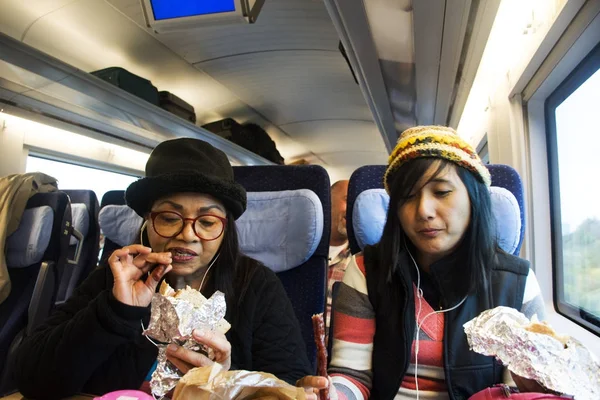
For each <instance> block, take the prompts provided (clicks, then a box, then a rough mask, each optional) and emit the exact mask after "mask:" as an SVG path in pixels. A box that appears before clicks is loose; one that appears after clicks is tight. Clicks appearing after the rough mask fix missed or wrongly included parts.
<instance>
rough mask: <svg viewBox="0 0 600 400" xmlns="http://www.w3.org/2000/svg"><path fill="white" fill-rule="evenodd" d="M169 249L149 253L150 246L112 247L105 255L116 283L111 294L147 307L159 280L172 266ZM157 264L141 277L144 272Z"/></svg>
mask: <svg viewBox="0 0 600 400" xmlns="http://www.w3.org/2000/svg"><path fill="white" fill-rule="evenodd" d="M172 262H173V261H172V257H171V253H152V249H151V248H149V247H145V246H142V245H140V244H134V245H131V246H126V247H123V248H122V249H119V250H115V251H114V252H113V253H112V254H111V256H110V257H109V258H108V265H109V266H110V269H111V271H112V273H113V276H114V279H115V283H114V285H113V290H112V293H113V296H114V297H115V299H117V300H118V301H120V302H121V303H123V304H127V305H130V306H136V307H148V305H150V302H151V301H152V296H153V295H154V293H155V292H156V286H157V285H158V282H160V280H161V279H162V278H163V276H165V274H166V273H167V272H169V271H170V270H171V269H172V268H173V266H172V265H171V263H172ZM154 266H156V268H154V270H153V271H152V273H151V274H150V275H148V277H147V278H146V279H145V280H144V279H143V278H144V275H145V274H147V273H148V271H150V269H151V268H152V267H154Z"/></svg>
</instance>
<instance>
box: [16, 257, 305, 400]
mask: <svg viewBox="0 0 600 400" xmlns="http://www.w3.org/2000/svg"><path fill="white" fill-rule="evenodd" d="M112 285H113V276H112V273H111V271H110V268H106V267H104V268H99V269H97V270H95V271H94V272H92V273H91V274H90V276H89V277H88V278H87V279H86V281H85V282H84V283H83V284H82V285H81V287H79V288H78V289H77V290H76V292H75V293H74V294H73V296H72V297H71V298H70V299H69V300H68V301H67V302H66V303H65V304H64V305H62V306H60V307H58V308H57V309H56V310H55V311H54V312H53V314H52V315H51V316H50V318H49V319H48V320H47V321H46V322H45V323H44V324H43V325H42V326H40V327H39V328H37V329H36V330H35V332H34V333H33V334H32V335H31V336H29V337H27V338H26V339H25V341H24V342H23V343H22V344H21V346H20V348H19V352H18V355H17V357H16V361H15V365H14V368H15V370H14V372H15V377H16V379H17V384H18V388H19V391H20V392H21V393H22V394H23V395H24V396H25V397H29V398H44V399H57V398H64V397H67V396H70V395H73V394H75V393H82V392H83V393H92V394H104V393H107V392H110V391H114V390H119V389H137V388H139V387H140V385H141V384H142V383H143V381H144V378H145V377H146V375H147V373H148V371H149V369H150V368H151V367H152V365H153V364H154V361H155V360H156V355H157V349H156V347H155V346H154V345H153V344H151V343H150V342H149V341H148V340H147V339H146V338H145V337H144V336H142V327H141V321H143V322H144V325H145V326H147V323H148V320H149V317H150V307H132V306H127V305H125V304H122V303H120V302H118V301H117V300H116V299H115V298H114V297H113V296H112V291H111V290H112ZM237 297H239V296H236V299H226V301H227V315H226V317H225V318H226V319H227V320H228V321H229V322H230V323H231V325H232V328H231V329H230V331H229V332H228V333H227V335H226V336H227V339H228V340H229V342H230V343H231V347H232V355H231V364H232V365H231V369H246V370H254V371H265V372H270V373H272V374H274V375H276V376H277V377H279V378H280V379H283V380H285V381H287V382H289V383H292V384H293V383H295V382H296V380H297V379H299V378H301V377H303V376H305V375H308V374H310V373H311V369H310V364H309V362H308V358H307V356H306V347H305V345H304V342H303V340H302V337H301V334H300V328H299V325H298V321H297V319H296V317H295V314H294V311H293V309H292V306H291V303H290V301H289V299H288V297H287V295H286V292H285V290H284V288H283V286H282V285H281V282H280V281H279V279H278V278H277V276H276V275H275V274H274V273H273V272H272V271H271V270H269V269H268V268H266V267H265V266H262V265H259V266H257V267H256V271H255V272H254V274H253V275H252V278H251V283H250V284H249V286H248V289H247V291H246V293H245V294H244V298H243V299H242V301H241V302H239V303H240V304H241V307H240V308H238V307H237V304H238V302H237ZM234 302H235V303H234Z"/></svg>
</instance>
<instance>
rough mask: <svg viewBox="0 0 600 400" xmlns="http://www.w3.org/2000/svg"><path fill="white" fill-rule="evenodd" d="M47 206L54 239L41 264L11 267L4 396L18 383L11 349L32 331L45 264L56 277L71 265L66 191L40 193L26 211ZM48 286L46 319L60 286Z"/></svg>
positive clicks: (3, 338)
mask: <svg viewBox="0 0 600 400" xmlns="http://www.w3.org/2000/svg"><path fill="white" fill-rule="evenodd" d="M45 206H48V207H50V208H51V209H52V213H53V221H52V228H51V235H50V240H49V242H48V245H47V247H46V248H45V251H44V254H43V256H42V258H41V261H40V262H36V263H34V264H32V265H30V266H28V267H25V268H22V267H21V268H11V266H10V265H8V267H9V269H8V270H9V276H10V279H11V292H10V295H9V296H8V297H7V298H6V300H5V301H4V302H3V303H2V304H0V377H1V379H0V395H3V394H6V393H7V392H8V391H10V390H12V389H14V386H13V385H14V381H13V379H12V377H11V376H10V374H9V372H10V370H11V369H10V367H7V365H8V364H10V362H11V360H10V354H12V351H11V352H10V354H9V349H11V348H12V349H14V348H15V347H16V346H17V345H18V343H16V342H18V340H19V339H18V338H19V332H23V331H24V330H25V328H30V327H28V321H29V318H30V316H29V311H30V310H29V307H30V303H31V300H32V295H33V292H34V289H35V288H36V284H37V282H38V274H39V272H40V268H41V265H42V263H43V262H52V263H54V266H53V274H52V276H53V277H56V275H57V273H56V270H57V269H58V268H59V267H60V266H61V265H64V264H66V262H67V248H68V246H69V240H70V237H71V236H70V233H69V231H68V226H70V225H71V208H70V204H69V198H68V196H67V195H66V194H64V193H62V192H52V193H38V194H35V195H33V196H32V197H31V198H30V199H29V201H28V202H27V205H26V210H29V209H34V208H39V207H45ZM34 222H35V223H37V221H34ZM44 283H45V285H48V286H45V288H46V291H45V293H47V294H49V296H48V298H46V297H45V296H44V298H43V303H42V304H40V308H41V310H40V311H39V312H40V314H39V315H40V316H42V317H43V315H48V314H49V312H50V310H51V307H52V305H53V303H54V300H55V297H56V292H57V286H58V283H57V282H56V281H55V279H54V278H53V279H50V280H49V281H45V282H44ZM34 311H36V310H34ZM11 345H12V347H11Z"/></svg>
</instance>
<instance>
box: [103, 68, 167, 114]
mask: <svg viewBox="0 0 600 400" xmlns="http://www.w3.org/2000/svg"><path fill="white" fill-rule="evenodd" d="M91 74H92V75H95V76H97V77H98V78H100V79H102V80H105V81H107V82H110V83H112V84H113V85H115V86H117V87H119V88H121V89H123V90H125V91H126V92H129V93H131V94H133V95H135V96H137V97H139V98H140V99H144V100H146V101H147V102H149V103H152V104H154V105H156V106H158V105H159V97H158V89H156V87H155V86H154V85H152V82H150V81H149V80H148V79H144V78H142V77H140V76H137V75H135V74H132V73H131V72H129V71H127V70H126V69H124V68H121V67H109V68H104V69H101V70H98V71H94V72H91Z"/></svg>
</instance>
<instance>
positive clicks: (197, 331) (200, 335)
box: [192, 329, 204, 337]
mask: <svg viewBox="0 0 600 400" xmlns="http://www.w3.org/2000/svg"><path fill="white" fill-rule="evenodd" d="M192 335H194V336H198V337H202V336H204V331H201V330H199V329H194V331H193V332H192Z"/></svg>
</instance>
